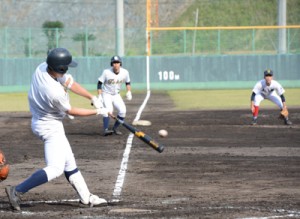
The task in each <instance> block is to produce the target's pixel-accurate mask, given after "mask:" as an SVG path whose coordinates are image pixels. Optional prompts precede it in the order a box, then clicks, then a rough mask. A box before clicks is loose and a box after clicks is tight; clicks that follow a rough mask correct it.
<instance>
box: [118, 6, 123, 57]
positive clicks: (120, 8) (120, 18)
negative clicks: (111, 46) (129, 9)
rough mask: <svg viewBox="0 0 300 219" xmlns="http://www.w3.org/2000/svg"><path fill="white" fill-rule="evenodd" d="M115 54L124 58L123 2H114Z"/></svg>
mask: <svg viewBox="0 0 300 219" xmlns="http://www.w3.org/2000/svg"><path fill="white" fill-rule="evenodd" d="M116 53H117V55H119V56H124V0H116Z"/></svg>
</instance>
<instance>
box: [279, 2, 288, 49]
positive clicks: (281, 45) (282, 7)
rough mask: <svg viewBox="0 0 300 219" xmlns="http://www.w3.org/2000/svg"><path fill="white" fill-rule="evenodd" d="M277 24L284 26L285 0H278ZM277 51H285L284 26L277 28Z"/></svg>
mask: <svg viewBox="0 0 300 219" xmlns="http://www.w3.org/2000/svg"><path fill="white" fill-rule="evenodd" d="M278 26H286V0H278ZM278 53H279V54H285V53H286V28H280V29H278Z"/></svg>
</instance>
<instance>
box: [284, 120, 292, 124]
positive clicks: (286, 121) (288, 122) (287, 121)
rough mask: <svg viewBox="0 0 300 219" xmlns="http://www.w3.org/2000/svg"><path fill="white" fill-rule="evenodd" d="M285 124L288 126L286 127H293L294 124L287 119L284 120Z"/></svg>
mask: <svg viewBox="0 0 300 219" xmlns="http://www.w3.org/2000/svg"><path fill="white" fill-rule="evenodd" d="M284 124H286V125H292V124H293V123H292V122H291V121H290V120H288V119H285V120H284Z"/></svg>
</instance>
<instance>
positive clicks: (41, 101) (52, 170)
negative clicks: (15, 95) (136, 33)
mask: <svg viewBox="0 0 300 219" xmlns="http://www.w3.org/2000/svg"><path fill="white" fill-rule="evenodd" d="M76 66H77V63H76V62H74V61H72V56H71V54H70V53H69V51H68V50H66V49H64V48H55V49H53V50H51V51H50V52H49V53H48V56H47V61H46V62H44V63H41V64H40V65H39V66H38V67H37V68H36V70H35V73H34V74H33V76H32V82H31V86H30V90H29V92H28V101H29V105H30V112H31V114H32V119H31V128H32V131H33V133H34V134H35V135H37V136H38V137H39V138H40V139H41V140H42V141H43V142H44V154H45V161H46V167H44V168H43V169H40V170H37V171H36V172H35V173H33V174H32V175H31V176H30V177H29V178H27V179H26V180H25V181H23V182H22V183H20V184H18V185H17V186H8V187H6V193H7V196H8V199H9V202H10V204H11V206H12V208H13V209H14V210H21V209H20V199H19V195H20V194H24V193H26V192H28V191H29V190H31V189H32V188H35V187H37V186H40V185H42V184H44V183H46V182H49V181H50V180H52V179H54V178H57V177H59V176H60V175H62V174H63V173H64V175H65V177H66V178H67V180H68V181H69V183H70V184H71V185H72V186H73V188H74V189H75V190H76V192H77V193H78V195H79V198H80V201H81V203H83V204H85V205H100V204H105V203H107V202H106V200H105V199H102V198H99V197H98V196H97V195H93V194H91V193H90V191H89V189H88V187H87V185H86V183H85V180H84V178H83V176H82V175H81V172H80V171H79V169H78V168H77V165H76V161H75V158H74V154H73V152H72V149H71V146H70V144H69V141H68V139H67V137H66V135H65V131H64V127H63V123H62V120H63V118H64V117H65V116H66V115H67V114H69V115H72V116H90V115H99V114H100V115H103V116H107V115H108V114H107V113H108V111H107V109H105V108H100V107H101V104H100V102H99V100H98V99H97V97H95V96H92V94H90V93H89V92H88V91H87V90H86V89H84V88H83V87H82V86H81V85H80V84H78V83H77V82H75V81H74V80H73V78H72V76H71V75H70V74H68V73H67V70H68V67H76ZM67 90H71V91H72V92H74V93H76V94H78V95H80V96H82V97H85V98H87V99H90V100H91V101H92V104H93V105H94V106H95V108H96V109H83V108H75V107H72V106H71V105H70V102H69V96H68V92H67Z"/></svg>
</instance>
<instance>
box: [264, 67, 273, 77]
mask: <svg viewBox="0 0 300 219" xmlns="http://www.w3.org/2000/svg"><path fill="white" fill-rule="evenodd" d="M264 76H273V71H272V70H271V69H267V70H265V71H264Z"/></svg>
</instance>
